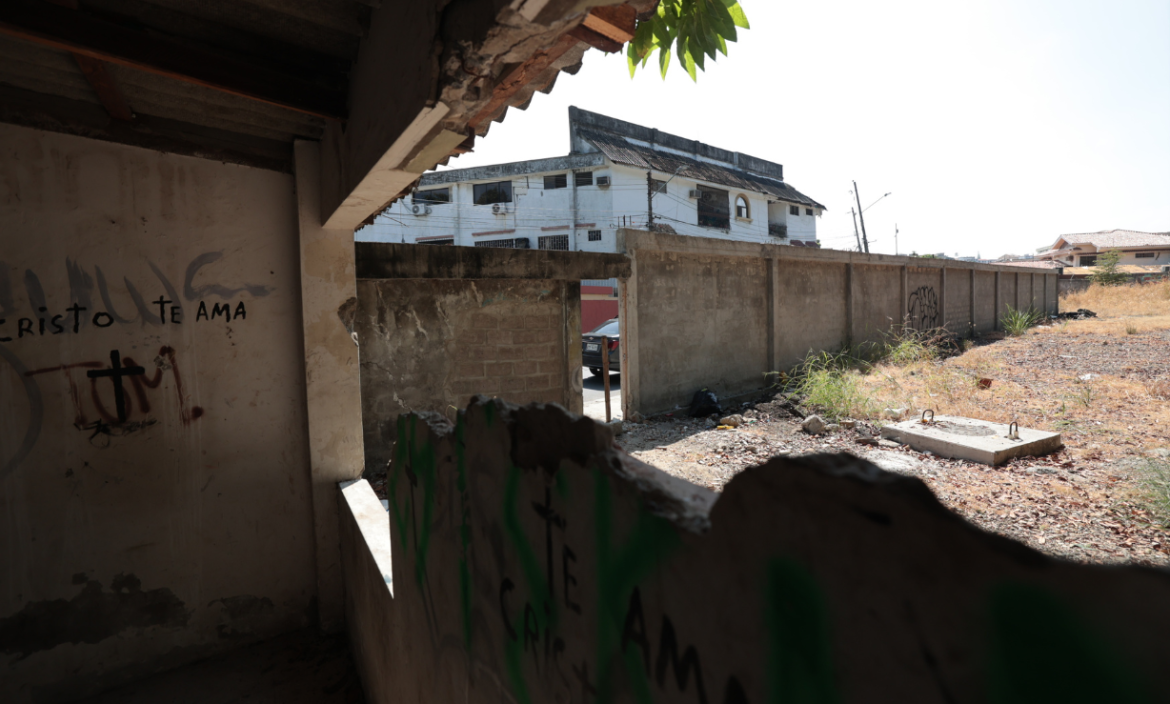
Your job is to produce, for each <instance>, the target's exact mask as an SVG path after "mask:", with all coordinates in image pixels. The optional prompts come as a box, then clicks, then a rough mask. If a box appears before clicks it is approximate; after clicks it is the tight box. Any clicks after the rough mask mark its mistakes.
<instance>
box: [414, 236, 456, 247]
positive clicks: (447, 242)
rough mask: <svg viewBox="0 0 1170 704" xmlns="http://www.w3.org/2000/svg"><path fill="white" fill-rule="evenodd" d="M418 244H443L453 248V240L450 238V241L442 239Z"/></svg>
mask: <svg viewBox="0 0 1170 704" xmlns="http://www.w3.org/2000/svg"><path fill="white" fill-rule="evenodd" d="M418 244H440V245H442V244H445V245H448V246H454V244H455V238H454V237H452V238H450V239H444V240H425V241H423V242H419V243H418Z"/></svg>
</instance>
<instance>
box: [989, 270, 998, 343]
mask: <svg viewBox="0 0 1170 704" xmlns="http://www.w3.org/2000/svg"><path fill="white" fill-rule="evenodd" d="M993 305H994V306H995V308H993V309H992V312H991V313H992V314H991V318H992V320H993V321H994V322H993V323H992V326H991V329H992V330H999V272H998V271H997V272H995V303H994V304H993Z"/></svg>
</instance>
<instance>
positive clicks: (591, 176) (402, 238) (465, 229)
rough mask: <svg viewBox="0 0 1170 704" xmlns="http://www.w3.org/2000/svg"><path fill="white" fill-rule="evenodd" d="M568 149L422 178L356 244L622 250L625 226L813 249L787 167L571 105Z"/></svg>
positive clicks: (811, 227) (811, 219) (806, 201)
mask: <svg viewBox="0 0 1170 704" xmlns="http://www.w3.org/2000/svg"><path fill="white" fill-rule="evenodd" d="M569 141H570V153H569V155H568V156H560V157H552V158H548V159H535V160H531V161H521V162H514V163H508V164H494V165H492V166H480V167H474V168H468V169H453V170H449V171H437V172H432V173H428V174H426V175H424V176H423V177H422V179H421V180H420V181H419V183H418V186H417V188H416V190H415V191H414V193H413V194H412V196H411V197H410V198H409V199H403V200H400V201H398V202H396V203H393V204H392V205H391V206H390V207H389V208H387V209H386V210H385V211H384V212H383V213H382V214H381V215H379V216H378V217H377V218H376V219H375V220H374V223H373V224H372V225H370V226H368V227H366V228H363V229H361V230H359V231H358V232H357V234H356V238H357V239H358V240H366V241H376V242H407V243H419V244H440V245H443V244H445V245H462V246H468V247H469V246H475V247H513V248H522V249H559V250H570V251H577V250H581V251H592V252H615V251H617V238H616V231H617V230H618V228H621V227H636V228H639V229H648V226H650V225H652V226H653V227H654V229H661V230H664V231H667V232H673V233H675V234H679V235H695V236H701V237H714V238H718V239H729V240H746V241H753V242H769V243H773V244H790V245H797V246H812V247H815V246H818V243H817V227H816V221H817V218H818V217H820V215H821V214H822V213H823V212H824V210H825V207H824V206H823V205H821V204H820V203H818V202H817V201H815V200H813V199H812V198H810V197H808V196H806V195H804V194H803V193H801V192H800V191H798V190H796V189H795V188H793V187H792V186H791V185H790V184H788V183H787V182H786V181H785V180H784V167H783V166H782V165H780V164H776V163H773V162H770V161H765V160H763V159H759V158H756V157H753V156H749V155H747V154H741V153H739V152H732V151H727V150H724V149H719V148H717V147H712V146H710V145H707V144H703V143H702V142H697V141H695V140H690V139H685V138H683V137H677V136H675V135H672V134H667V133H665V132H659V131H658V130H656V129H652V128H649V127H642V126H640V125H635V124H633V123H630V122H624V121H622V120H616V119H613V118H611V117H606V116H604V115H599V114H597V113H592V112H588V111H585V110H581V109H578V108H575V107H571V108H569Z"/></svg>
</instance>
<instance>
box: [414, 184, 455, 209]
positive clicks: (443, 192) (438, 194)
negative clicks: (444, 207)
mask: <svg viewBox="0 0 1170 704" xmlns="http://www.w3.org/2000/svg"><path fill="white" fill-rule="evenodd" d="M410 201H411V203H413V204H415V205H418V204H419V203H426V204H428V205H441V204H443V203H450V202H451V189H450V188H432V189H430V190H427V191H415V192H414V196H412V197H411V199H410Z"/></svg>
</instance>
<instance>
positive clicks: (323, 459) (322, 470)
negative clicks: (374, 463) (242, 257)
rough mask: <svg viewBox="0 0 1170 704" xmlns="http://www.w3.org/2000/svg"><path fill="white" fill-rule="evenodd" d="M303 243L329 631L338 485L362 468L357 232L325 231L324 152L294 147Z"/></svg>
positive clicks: (333, 626) (339, 606)
mask: <svg viewBox="0 0 1170 704" xmlns="http://www.w3.org/2000/svg"><path fill="white" fill-rule="evenodd" d="M294 156H295V168H296V184H297V210H298V216H299V221H300V239H301V316H302V320H303V325H304V343H305V348H304V349H305V385H306V403H307V408H308V422H309V428H308V430H309V458H310V472H311V481H312V489H313V523H314V529H315V532H316V542H317V544H316V548H317V607H318V617H319V620H320V626H321V628H322V629H323V630H326V631H336V630H341V629H342V628H343V627H344V626H345V612H344V606H345V595H344V590H343V583H342V569H341V547H340V542H339V538H338V535H339V532H338V531H339V524H338V520H339V514H338V499H339V496H340V493H339V489H338V486H337V484H338V482H342V481H346V480H350V479H358V478H359V477H361V475H362V469H363V466H364V464H365V451H364V445H363V442H362V405H361V383H360V378H359V371H358V348H357V345H356V344H355V343H354V339H353V338H352V337H351V333H350V330H348V329H347V328H346V323H344V322H343V316H345V315H346V312H347V311H348V315H349V318H350V323H349V325H350V327H351V328H352V317H353V314H354V312H356V304H357V279H356V278H355V275H354V260H353V230H351V229H340V230H326V229H324V228H323V227H322V225H321V151H320V146H319V145H318V144H317V143H316V142H306V141H297V142H296V144H295V146H294Z"/></svg>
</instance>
